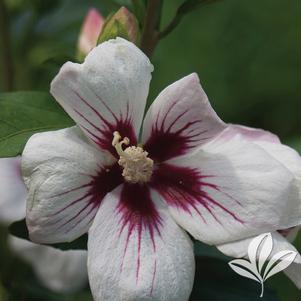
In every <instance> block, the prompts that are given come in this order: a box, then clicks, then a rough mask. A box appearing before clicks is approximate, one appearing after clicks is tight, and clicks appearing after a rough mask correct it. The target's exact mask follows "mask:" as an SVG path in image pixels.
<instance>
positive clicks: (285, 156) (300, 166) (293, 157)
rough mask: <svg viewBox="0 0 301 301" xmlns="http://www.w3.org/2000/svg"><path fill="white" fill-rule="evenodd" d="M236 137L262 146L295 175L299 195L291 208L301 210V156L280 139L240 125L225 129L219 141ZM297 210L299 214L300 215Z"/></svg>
mask: <svg viewBox="0 0 301 301" xmlns="http://www.w3.org/2000/svg"><path fill="white" fill-rule="evenodd" d="M231 137H232V138H233V137H236V138H237V139H241V140H242V139H243V140H247V141H251V142H253V143H255V144H256V145H258V146H260V147H261V148H262V149H264V151H265V152H267V153H268V154H269V155H271V156H272V157H273V158H275V159H276V160H277V161H278V162H279V163H281V164H283V166H284V167H286V168H287V169H288V170H289V171H291V173H292V174H293V175H294V177H295V179H294V184H295V189H294V191H293V194H294V195H296V191H299V194H298V195H296V197H295V198H294V199H293V198H292V200H291V202H290V206H291V207H292V208H293V207H295V208H300V200H301V189H300V187H301V157H300V155H299V154H298V153H297V152H296V151H295V150H294V149H292V148H290V147H288V146H286V145H283V144H281V142H280V140H279V138H278V137H277V136H276V135H274V134H272V133H270V132H266V131H264V130H260V129H253V128H248V127H244V126H239V125H230V126H229V127H228V128H227V129H225V130H224V131H223V132H222V133H221V135H220V136H219V140H220V141H222V140H224V141H225V142H226V141H228V139H232V138H231ZM298 212H299V211H298V210H297V214H298Z"/></svg>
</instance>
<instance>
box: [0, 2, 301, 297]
mask: <svg viewBox="0 0 301 301" xmlns="http://www.w3.org/2000/svg"><path fill="white" fill-rule="evenodd" d="M0 2H1V7H0V22H1V24H2V26H1V28H2V29H3V26H4V29H5V27H6V33H7V32H8V33H9V34H6V35H5V32H3V31H2V32H0V34H1V35H2V38H1V41H0V47H1V48H0V51H1V52H0V54H1V62H0V91H8V90H14V91H15V90H44V91H48V90H49V84H50V82H51V80H52V78H53V77H54V75H55V74H56V73H57V72H58V70H59V68H60V66H61V65H62V63H64V62H65V61H66V60H70V59H73V57H74V54H75V52H76V43H77V38H78V34H79V31H80V27H81V24H82V21H83V18H84V16H85V15H86V13H87V10H88V8H89V7H96V8H98V9H99V10H100V11H101V12H102V14H103V15H104V16H106V15H107V14H108V13H109V12H111V11H112V10H117V9H118V8H119V6H120V4H123V5H128V4H130V2H131V1H110V0H94V1H92V0H72V1H71V0H49V1H48V0H32V1H29V0H6V1H3V0H1V1H0ZM182 2H183V1H179V0H165V2H164V3H165V4H164V10H163V21H162V23H163V24H162V25H164V24H167V23H168V21H169V20H170V19H171V18H172V17H173V15H174V14H175V11H176V8H177V7H178V6H179V5H180V4H181V3H182ZM5 10H6V11H5ZM3 58H4V59H3ZM152 62H153V64H154V66H155V71H154V73H153V81H152V84H151V92H150V98H149V101H152V100H153V99H154V97H155V96H156V95H157V94H158V93H159V92H160V91H161V90H162V89H163V88H164V87H165V86H166V85H168V84H170V83H172V82H173V81H175V80H177V79H179V78H181V77H182V76H184V75H187V74H189V73H191V72H197V73H198V74H199V76H200V78H201V82H202V85H203V87H204V89H205V91H206V92H207V94H208V96H209V99H210V100H211V103H212V105H213V107H214V108H215V110H216V111H217V112H218V114H219V116H221V117H222V119H224V120H225V121H226V122H230V123H241V124H244V125H249V126H253V127H260V128H264V129H267V130H270V131H272V132H274V133H276V134H277V135H279V136H280V138H281V140H282V141H283V142H285V143H287V144H289V145H291V146H293V147H295V148H296V149H297V150H299V151H301V118H300V113H299V110H300V109H301V91H300V89H301V76H300V71H301V1H300V0H223V1H217V2H216V3H214V4H211V5H208V6H204V7H202V8H200V9H198V10H196V11H194V12H192V13H191V14H189V15H187V16H186V17H185V18H184V19H183V21H182V23H181V24H180V25H179V26H178V28H177V29H175V30H174V31H173V32H172V33H171V34H170V35H169V36H168V37H167V38H166V39H164V40H162V41H161V43H160V44H159V46H158V48H157V49H156V52H155V55H154V57H153V59H152ZM4 74H6V75H5V76H4ZM299 240H300V239H299ZM299 246H301V242H300V243H299ZM299 250H300V248H299ZM17 272H18V268H16V273H17ZM221 279H222V278H219V281H222V280H221ZM246 281H249V280H246ZM200 285H201V284H200ZM270 285H271V286H272V287H273V288H274V289H276V294H277V295H278V298H279V300H282V301H287V300H289V301H297V300H301V294H300V292H299V291H298V290H297V289H296V288H295V287H294V285H293V284H291V283H290V282H289V281H288V280H287V279H286V278H285V277H284V276H283V275H276V276H275V277H274V279H273V280H272V281H271V282H270ZM218 287H219V285H218V284H217V286H216V289H218ZM3 296H4V295H3ZM3 298H4V297H3ZM66 298H67V297H66ZM74 298H75V297H74ZM74 298H73V297H72V298H71V299H63V300H75V299H74ZM258 299H259V298H258ZM0 300H1V301H2V300H6V299H1V287H0ZM11 300H13V299H11ZM24 300H25V299H24ZM26 300H29V299H26ZM37 300H40V301H43V298H42V297H39V298H38V299H37ZM45 300H62V299H45ZM76 300H77V299H76ZM79 300H90V299H89V296H86V295H85V296H84V297H83V298H82V299H79ZM203 300H205V301H206V300H207V299H206V298H205V299H203ZM211 300H223V301H224V299H211ZM227 300H228V299H227ZM233 300H234V299H233ZM235 300H236V299H235ZM237 300H240V299H237ZM252 300H257V298H254V299H252ZM273 300H274V299H273ZM13 301H15V300H13Z"/></svg>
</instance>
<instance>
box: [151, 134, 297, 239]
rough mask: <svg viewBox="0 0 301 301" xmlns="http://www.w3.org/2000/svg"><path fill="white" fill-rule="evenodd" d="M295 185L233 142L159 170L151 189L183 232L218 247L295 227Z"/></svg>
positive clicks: (270, 162) (264, 157)
mask: <svg viewBox="0 0 301 301" xmlns="http://www.w3.org/2000/svg"><path fill="white" fill-rule="evenodd" d="M294 183H295V182H294V177H293V174H292V173H291V172H290V171H289V170H288V169H287V168H285V167H284V166H283V165H282V164H280V163H279V162H278V161H277V160H275V159H274V158H273V157H271V156H270V155H269V154H268V153H266V152H265V151H264V150H263V149H262V148H261V147H259V146H257V145H256V144H253V143H250V142H247V141H244V140H241V139H239V137H233V138H232V139H231V140H229V141H228V142H227V143H225V142H224V141H223V140H222V141H220V140H219V138H217V139H215V140H214V141H212V142H210V143H208V144H206V145H204V146H203V147H202V148H200V149H199V150H197V151H195V152H194V153H192V154H190V155H187V156H183V157H180V158H176V159H173V160H170V161H168V163H165V164H161V165H159V168H158V169H157V170H156V171H155V172H154V176H153V183H152V185H153V187H154V188H155V189H157V191H158V192H159V193H160V194H161V196H162V197H163V199H164V200H165V202H166V203H167V204H168V205H169V208H170V211H171V213H172V215H173V217H174V218H175V219H176V221H177V222H178V223H179V224H180V225H181V226H182V227H183V228H184V229H186V230H187V231H189V232H190V233H191V234H192V235H193V236H194V237H195V238H196V239H199V240H201V241H204V242H206V243H209V244H218V243H224V242H229V241H233V240H237V239H241V238H244V237H249V236H252V235H256V234H259V233H262V232H270V231H275V230H277V229H281V228H288V227H291V226H295V225H297V224H300V222H301V206H300V204H299V205H298V206H296V199H298V196H299V192H298V189H297V188H296V186H295V185H294Z"/></svg>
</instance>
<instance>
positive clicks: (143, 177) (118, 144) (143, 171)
mask: <svg viewBox="0 0 301 301" xmlns="http://www.w3.org/2000/svg"><path fill="white" fill-rule="evenodd" d="M120 140H121V136H120V134H119V133H118V132H114V133H113V141H112V145H113V146H114V147H115V149H116V152H117V153H118V155H119V157H120V158H119V160H118V164H119V165H120V166H121V167H122V168H123V171H122V176H123V177H124V179H125V180H126V181H127V182H129V183H140V184H142V183H146V182H148V181H149V180H150V178H151V176H152V173H153V165H154V161H153V160H152V159H150V158H148V157H147V156H148V152H146V151H144V150H143V148H142V147H140V146H130V147H127V148H126V149H125V150H123V149H122V145H129V144H130V140H129V138H127V137H125V138H123V140H121V141H120Z"/></svg>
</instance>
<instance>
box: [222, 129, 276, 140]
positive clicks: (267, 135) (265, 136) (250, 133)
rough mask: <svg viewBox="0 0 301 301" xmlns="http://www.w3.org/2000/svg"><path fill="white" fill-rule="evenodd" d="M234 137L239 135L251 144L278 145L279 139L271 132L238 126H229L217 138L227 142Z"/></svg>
mask: <svg viewBox="0 0 301 301" xmlns="http://www.w3.org/2000/svg"><path fill="white" fill-rule="evenodd" d="M236 135H241V137H242V138H243V139H246V140H249V141H253V142H255V141H258V142H259V141H265V142H272V143H280V140H279V138H278V137H277V136H276V135H275V134H273V133H271V132H268V131H265V130H262V129H257V128H251V127H247V126H243V125H238V124H229V125H228V126H227V128H226V129H225V130H224V131H223V132H222V133H221V135H220V136H219V138H220V139H222V138H223V139H225V141H227V140H228V139H231V138H232V137H234V136H236Z"/></svg>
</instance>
